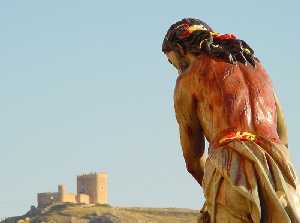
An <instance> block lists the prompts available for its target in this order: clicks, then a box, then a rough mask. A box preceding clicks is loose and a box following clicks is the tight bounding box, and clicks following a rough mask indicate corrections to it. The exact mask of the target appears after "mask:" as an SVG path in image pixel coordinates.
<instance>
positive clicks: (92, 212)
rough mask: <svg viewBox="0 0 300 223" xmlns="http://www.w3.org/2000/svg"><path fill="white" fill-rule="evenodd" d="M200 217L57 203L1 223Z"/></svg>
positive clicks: (176, 222) (131, 222)
mask: <svg viewBox="0 0 300 223" xmlns="http://www.w3.org/2000/svg"><path fill="white" fill-rule="evenodd" d="M197 216H198V211H195V210H190V209H179V208H120V207H110V206H103V205H79V204H56V205H53V206H50V207H47V208H44V209H35V208H32V209H31V210H30V211H29V212H28V213H27V214H25V215H23V216H20V217H12V218H8V219H6V220H5V221H2V222H1V223H42V222H43V223H183V222H184V223H196V222H197Z"/></svg>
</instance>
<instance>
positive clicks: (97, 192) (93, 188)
mask: <svg viewBox="0 0 300 223" xmlns="http://www.w3.org/2000/svg"><path fill="white" fill-rule="evenodd" d="M107 178H108V176H107V174H106V173H90V174H83V175H80V176H77V194H73V193H68V192H67V190H66V188H65V186H64V185H58V192H46V193H38V194H37V201H38V207H45V206H48V205H50V204H54V203H66V202H69V203H83V204H107V203H108V202H107V199H108V192H107V191H108V185H107Z"/></svg>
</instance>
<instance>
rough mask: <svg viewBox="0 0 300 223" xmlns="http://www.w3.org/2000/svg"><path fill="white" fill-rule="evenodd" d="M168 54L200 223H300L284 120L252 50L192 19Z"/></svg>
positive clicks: (180, 27) (171, 40) (180, 26)
mask: <svg viewBox="0 0 300 223" xmlns="http://www.w3.org/2000/svg"><path fill="white" fill-rule="evenodd" d="M162 51H163V52H164V54H165V55H166V56H167V58H168V61H169V62H170V63H171V64H172V65H174V66H175V68H176V69H177V70H178V78H177V82H176V87H175V91H174V107H175V113H176V119H177V122H178V124H179V132H180V141H181V145H182V150H183V156H184V159H185V162H186V168H187V170H188V172H189V173H191V175H192V176H193V177H194V178H195V179H196V181H197V182H198V183H199V184H200V185H201V186H202V188H203V192H204V196H205V199H206V201H205V204H204V206H203V208H202V210H201V211H200V217H199V222H207V223H208V222H209V223H227V222H228V223H237V222H243V223H248V222H249V223H250V222H251V223H252V222H253V223H271V222H272V223H288V222H291V223H300V196H299V194H300V191H299V188H300V187H299V184H298V180H297V176H296V174H295V171H294V167H293V166H292V164H291V161H290V158H289V154H288V137H287V128H286V123H285V120H284V114H283V111H282V108H281V105H280V103H279V100H278V97H277V96H276V94H275V92H274V89H273V86H272V83H271V80H270V78H269V76H268V74H267V72H266V71H265V69H264V68H263V66H262V64H261V63H260V61H259V59H258V58H257V57H256V56H255V54H254V51H253V50H252V49H251V48H250V46H249V45H248V44H247V43H246V42H245V41H243V40H241V39H238V38H237V37H236V36H235V35H234V34H220V33H217V32H215V31H213V29H212V28H211V27H210V26H208V25H207V24H206V23H204V22H203V21H201V20H198V19H194V18H186V19H183V20H181V21H179V22H176V23H175V24H173V25H172V26H171V27H170V28H169V30H168V32H167V34H166V36H165V38H164V41H163V44H162ZM205 139H206V140H207V141H208V143H209V147H208V152H207V154H208V155H207V156H206V155H205V154H204V149H205Z"/></svg>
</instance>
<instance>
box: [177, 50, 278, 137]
mask: <svg viewBox="0 0 300 223" xmlns="http://www.w3.org/2000/svg"><path fill="white" fill-rule="evenodd" d="M182 90H184V91H185V92H187V94H188V95H189V97H191V101H193V103H195V105H193V106H194V107H195V112H196V114H197V117H198V120H199V122H200V124H201V127H202V129H203V132H204V135H205V137H206V138H207V140H208V141H209V142H211V141H212V140H213V139H215V138H216V137H218V135H219V134H220V133H221V132H223V131H224V130H228V129H232V130H234V131H250V132H254V133H256V134H257V135H260V136H262V137H265V138H267V139H270V140H272V141H275V142H276V141H277V142H279V137H278V134H277V119H276V104H275V99H274V94H273V87H272V83H271V80H270V78H269V77H268V74H267V73H266V71H265V70H264V69H263V67H262V65H261V64H260V63H257V66H256V68H254V67H252V66H251V65H248V66H245V65H243V64H240V63H239V64H238V65H233V64H229V63H225V62H223V61H220V60H215V59H212V58H210V57H208V56H205V55H203V56H199V60H197V61H195V62H194V63H193V64H192V65H191V67H190V69H189V70H188V71H186V72H185V73H183V74H181V75H180V76H179V77H178V80H177V85H176V88H175V95H174V97H175V106H176V97H177V94H178V92H180V91H182ZM177 106H181V105H177Z"/></svg>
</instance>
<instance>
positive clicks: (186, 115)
mask: <svg viewBox="0 0 300 223" xmlns="http://www.w3.org/2000/svg"><path fill="white" fill-rule="evenodd" d="M194 107H195V105H194V100H193V94H192V86H191V80H190V75H189V74H181V75H180V76H179V77H178V78H177V81H176V86H175V90H174V108H175V113H176V119H177V120H178V121H180V122H191V120H190V119H192V116H193V113H194V109H195V108H194Z"/></svg>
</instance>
